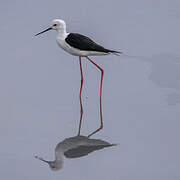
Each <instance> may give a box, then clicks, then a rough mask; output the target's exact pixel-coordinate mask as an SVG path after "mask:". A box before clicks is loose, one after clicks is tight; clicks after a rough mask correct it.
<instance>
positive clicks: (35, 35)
mask: <svg viewBox="0 0 180 180" xmlns="http://www.w3.org/2000/svg"><path fill="white" fill-rule="evenodd" d="M51 29H52V28H51V27H50V28H48V29H46V30H44V31H42V32H40V33H37V34H36V35H35V36H38V35H40V34H42V33H45V32H46V31H49V30H51Z"/></svg>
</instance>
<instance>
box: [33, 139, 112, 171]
mask: <svg viewBox="0 0 180 180" xmlns="http://www.w3.org/2000/svg"><path fill="white" fill-rule="evenodd" d="M115 145H116V144H110V143H108V142H106V141H103V140H100V139H89V138H88V137H86V136H75V137H70V138H67V139H65V140H64V141H62V142H60V143H59V144H57V146H56V148H55V160H54V161H47V160H44V159H43V158H41V157H38V156H35V158H37V159H39V160H41V161H43V162H45V163H47V164H49V166H50V168H51V170H53V171H57V170H60V169H62V168H63V163H64V158H65V157H66V158H79V157H82V156H86V155H88V154H89V153H91V152H93V151H97V150H100V149H103V148H106V147H111V146H115Z"/></svg>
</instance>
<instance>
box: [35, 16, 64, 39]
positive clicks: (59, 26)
mask: <svg viewBox="0 0 180 180" xmlns="http://www.w3.org/2000/svg"><path fill="white" fill-rule="evenodd" d="M52 29H53V30H56V31H57V32H58V33H60V34H64V33H66V23H65V22H64V21H63V20H62V19H54V20H53V21H52V25H51V26H50V27H49V28H48V29H46V30H44V31H42V32H40V33H37V34H36V35H35V36H37V35H40V34H42V33H45V32H47V31H49V30H52Z"/></svg>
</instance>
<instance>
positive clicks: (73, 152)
mask: <svg viewBox="0 0 180 180" xmlns="http://www.w3.org/2000/svg"><path fill="white" fill-rule="evenodd" d="M111 146H114V144H106V145H96V146H83V145H80V146H78V147H77V148H73V149H70V150H68V151H66V152H64V155H65V156H66V158H78V157H82V156H86V155H88V154H89V153H91V152H93V151H97V150H99V149H103V148H106V147H111Z"/></svg>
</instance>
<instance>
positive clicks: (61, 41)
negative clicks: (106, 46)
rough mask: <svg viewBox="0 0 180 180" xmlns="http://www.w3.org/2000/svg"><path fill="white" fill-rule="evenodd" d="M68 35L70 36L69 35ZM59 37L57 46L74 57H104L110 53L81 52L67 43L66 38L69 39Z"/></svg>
mask: <svg viewBox="0 0 180 180" xmlns="http://www.w3.org/2000/svg"><path fill="white" fill-rule="evenodd" d="M67 35H68V34H67ZM67 35H66V36H64V37H57V39H56V41H57V44H58V45H59V46H60V47H61V48H62V49H64V50H65V51H66V52H68V53H70V54H72V55H74V56H102V55H107V54H108V53H104V52H97V51H81V50H79V49H76V48H73V47H71V46H70V45H69V44H68V43H66V41H65V38H66V37H67Z"/></svg>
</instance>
